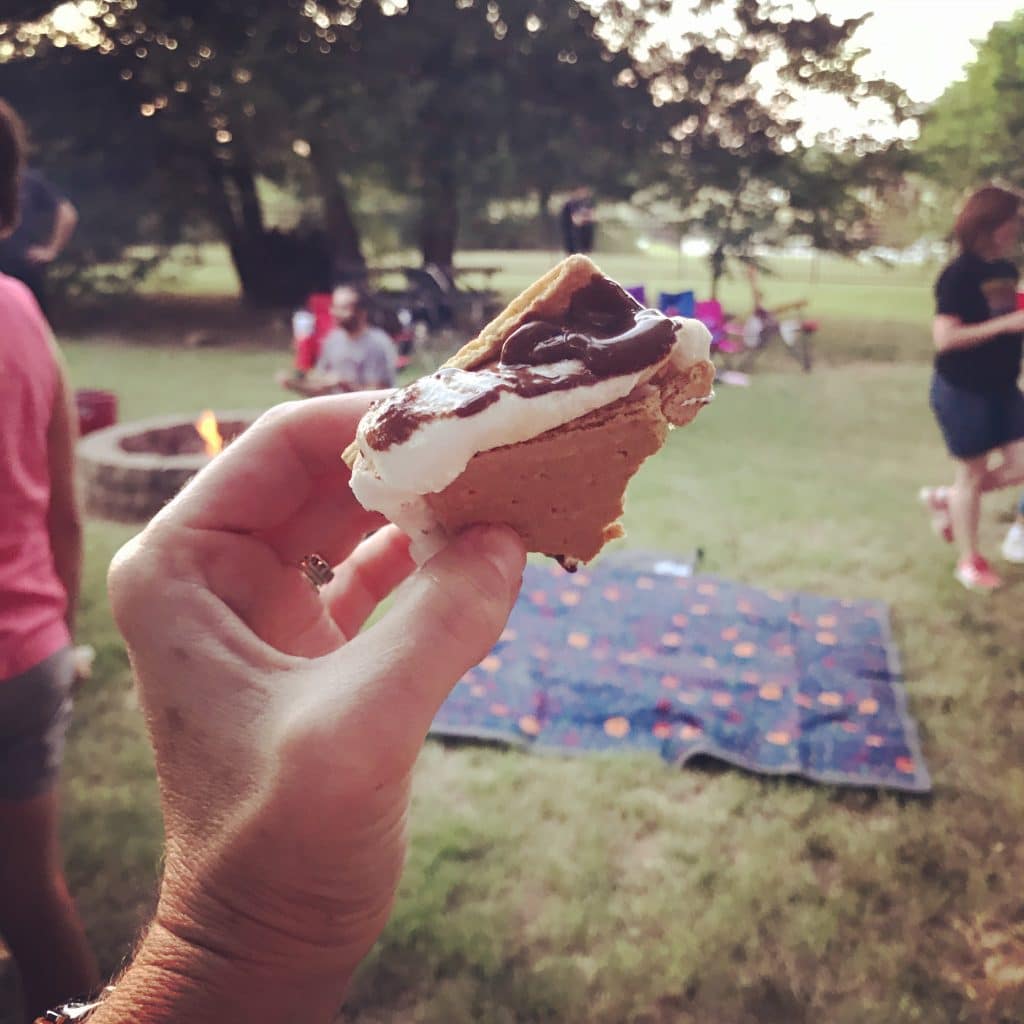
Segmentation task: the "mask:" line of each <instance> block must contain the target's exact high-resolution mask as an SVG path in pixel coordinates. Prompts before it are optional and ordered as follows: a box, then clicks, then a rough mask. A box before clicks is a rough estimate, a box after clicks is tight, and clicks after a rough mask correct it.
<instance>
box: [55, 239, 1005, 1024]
mask: <svg viewBox="0 0 1024 1024" xmlns="http://www.w3.org/2000/svg"><path fill="white" fill-rule="evenodd" d="M478 258H479V261H480V262H498V263H501V264H503V265H505V266H506V267H507V280H504V281H503V282H502V284H503V286H504V287H508V288H514V287H515V286H516V285H517V284H521V283H525V281H526V280H527V279H528V278H532V277H533V276H535V274H536V271H537V264H538V262H539V261H540V260H542V259H543V256H542V254H534V256H533V262H532V263H528V261H527V258H526V257H523V256H522V255H521V254H501V255H500V256H499V257H498V258H495V256H494V255H493V254H479V257H478ZM635 259H636V258H635V257H622V258H618V259H616V258H615V257H612V258H609V259H607V260H603V261H602V262H603V263H604V264H605V265H606V266H607V269H608V270H609V271H610V272H612V273H614V274H621V275H622V277H623V278H624V279H628V280H629V282H630V283H632V281H634V280H637V279H638V277H639V274H640V273H642V272H643V269H642V268H641V267H640V265H639V264H638V263H636V262H635ZM669 262H670V261H668V260H667V259H663V260H662V261H661V262H655V263H652V264H651V265H650V270H649V279H648V282H647V283H648V286H649V287H658V286H659V281H660V280H664V281H665V282H666V283H668V277H669V274H668V273H667V271H670V270H671V269H672V268H671V267H670V266H669V265H668V264H669ZM620 264H621V265H620ZM844 267H845V270H844ZM806 269H807V268H806V267H805V272H806ZM633 270H635V271H636V273H631V271H633ZM840 271H843V272H845V273H847V274H848V275H849V276H848V278H846V279H842V278H841V277H840V276H839V273H840ZM660 274H664V275H665V276H664V278H659V277H658V275H660ZM875 274H876V272H875V271H871V270H869V269H864V268H857V267H855V266H851V265H844V266H836V267H832V266H828V267H826V266H823V268H822V274H821V277H822V280H821V283H820V284H819V285H818V286H817V288H818V289H819V290H818V291H817V292H815V293H813V294H814V296H815V305H816V309H815V314H816V315H818V316H821V317H822V318H823V319H824V320H825V321H826V324H827V327H826V328H825V329H823V331H822V337H821V344H822V348H823V349H824V348H825V347H826V346H830V347H829V349H828V352H829V355H828V358H827V359H825V360H824V362H825V363H826V365H825V366H824V367H823V368H822V369H820V370H816V371H815V372H814V373H812V374H810V375H808V376H804V375H802V374H800V373H798V372H796V371H795V369H794V368H790V366H788V365H787V364H786V363H785V362H784V361H768V362H766V363H765V366H764V372H760V371H759V372H758V373H757V375H756V379H755V382H754V385H753V386H752V387H751V388H749V389H747V390H729V389H725V388H723V389H721V390H720V395H719V400H718V402H716V404H715V405H714V406H713V407H712V408H711V409H710V410H708V411H706V412H705V413H703V414H702V416H701V417H700V418H699V420H698V421H697V422H696V423H695V424H694V425H693V426H691V427H689V428H687V429H686V430H685V431H680V432H678V433H677V434H674V435H673V436H672V438H671V439H670V442H669V444H668V446H667V448H666V450H665V451H664V452H663V453H662V454H661V455H660V456H659V457H658V458H657V459H655V460H653V461H651V462H650V463H648V464H647V465H646V466H645V467H644V469H643V470H642V471H641V473H640V474H639V476H638V477H637V479H636V480H635V481H634V483H633V485H632V487H631V489H630V496H629V502H628V504H627V511H626V519H625V525H626V527H627V529H628V531H629V538H628V541H627V543H629V544H633V545H636V546H638V547H643V548H655V547H656V548H659V549H662V550H665V551H667V552H673V551H676V552H686V551H689V550H692V548H693V547H695V546H697V545H699V546H701V547H703V548H704V549H705V551H706V552H707V557H708V564H707V568H708V569H709V570H710V571H713V572H717V573H722V574H726V575H730V576H733V577H737V578H740V579H744V580H747V581H751V582H755V583H757V584H759V585H764V586H780V587H799V588H803V589H807V590H811V591H817V592H820V593H825V594H833V595H841V596H847V597H874V598H881V599H883V600H885V601H888V602H889V603H890V604H891V605H892V607H893V617H894V622H895V631H896V639H897V642H898V644H899V646H900V648H901V652H902V656H903V662H904V669H905V672H906V678H907V684H908V689H909V694H910V701H911V710H912V712H913V713H914V715H915V716H916V717H917V719H918V721H919V724H920V727H921V734H922V741H923V746H924V753H925V757H926V759H927V760H928V763H929V766H930V768H931V771H932V774H933V778H934V782H935V792H934V795H933V796H932V797H931V798H928V799H914V798H905V797H898V796H894V795H879V794H874V793H868V792H849V791H843V790H838V789H833V788H829V787H825V786H811V785H807V784H804V783H801V782H796V781H788V780H778V779H763V778H757V777H753V776H749V775H746V774H743V773H741V772H739V771H734V770H722V771H717V770H684V771H677V770H674V769H671V768H668V767H666V766H665V765H664V764H663V763H662V762H661V761H660V760H658V759H656V758H654V757H653V756H650V757H649V756H640V755H636V756H614V757H613V756H604V757H587V758H575V759H564V758H559V757H545V758H542V757H531V756H529V755H524V754H519V753H505V752H500V751H495V750H490V749H481V748H447V747H442V746H440V745H437V744H430V745H428V747H427V749H426V750H425V752H424V754H423V757H422V760H421V763H420V767H419V771H418V775H417V785H416V793H415V806H414V813H413V842H412V849H411V855H410V859H409V865H408V869H407V871H406V874H405V878H404V881H403V886H402V892H401V895H400V899H399V901H398V905H397V907H396V910H395V913H394V917H393V919H392V921H391V923H390V925H389V927H388V929H387V931H386V933H385V935H384V938H383V940H382V941H381V943H380V944H379V946H378V948H377V949H376V950H375V952H374V953H373V955H372V956H371V958H370V960H369V961H368V963H367V964H366V965H365V967H364V969H363V971H362V972H361V974H360V975H359V977H358V979H357V981H356V983H355V986H354V989H353V991H352V995H351V999H350V1001H349V1005H348V1007H347V1009H346V1010H345V1011H344V1014H343V1019H344V1020H348V1021H353V1022H359V1024H371V1022H372V1024H377V1022H384V1021H388V1022H390V1021H398V1020H401V1021H417V1022H425V1024H427V1022H430V1024H433V1022H437V1024H442V1022H444V1024H463V1022H465V1024H469V1022H478V1021H479V1022H488V1024H491V1022H493V1024H505V1022H520V1021H523V1022H525V1021H538V1022H539V1021H551V1022H556V1021H557V1022H591V1024H619V1022H627V1021H628V1022H636V1024H640V1022H643V1024H655V1022H662V1021H664V1022H681V1024H691V1022H692V1024H697V1022H700V1024H747V1022H749V1024H755V1022H756V1024H865V1022H869V1021H872V1022H881V1024H904V1022H905V1024H911V1022H920V1024H947V1022H978V1024H998V1022H1005V1024H1010V1022H1017V1024H1019V1022H1020V1021H1022V1020H1024V966H1022V965H1024V895H1022V892H1021V889H1020V885H1019V879H1020V877H1021V875H1022V873H1024V838H1022V836H1024V830H1022V827H1021V825H1022V822H1024V755H1022V753H1021V749H1022V747H1021V736H1022V735H1024V685H1022V680H1024V650H1022V645H1021V642H1020V636H1021V631H1020V625H1019V608H1020V599H1021V595H1022V594H1024V570H1021V569H1017V570H1014V571H1011V572H1009V574H1008V576H1009V580H1010V585H1009V587H1008V588H1007V590H1006V591H1005V592H1004V593H1002V594H1000V595H998V596H996V597H992V598H988V599H985V598H981V597H976V596H974V595H968V594H965V593H964V592H963V591H962V590H960V588H959V587H958V586H957V585H956V584H955V583H954V582H953V580H952V578H951V575H950V571H951V568H952V561H951V557H950V553H949V551H948V550H947V549H945V548H943V547H942V546H941V545H939V544H938V542H936V541H935V540H934V539H933V538H932V537H931V535H930V533H929V532H928V530H927V528H926V524H925V522H924V521H923V517H922V514H921V512H920V510H919V509H918V508H917V507H916V503H915V501H914V494H915V492H916V488H917V486H918V485H919V484H921V483H924V482H932V481H938V480H940V479H942V477H943V476H944V474H945V469H946V467H945V460H944V457H943V453H942V451H941V449H940V445H939V442H938V438H937V435H936V431H935V429H934V427H933V424H932V423H931V420H930V416H929V413H928V410H927V405H926V399H925V393H926V386H927V377H928V370H927V366H926V358H927V336H926V334H925V330H924V328H923V327H922V324H923V323H924V322H925V321H926V317H927V312H928V307H929V297H928V288H927V281H926V280H924V279H922V280H916V279H915V278H914V274H916V275H917V276H918V277H921V272H920V271H919V270H915V271H914V272H913V274H912V273H911V272H909V271H901V272H900V274H901V275H902V276H898V277H895V278H893V279H891V280H890V282H889V283H888V284H882V283H881V282H880V281H879V280H877V279H876V277H875ZM858 275H861V276H858ZM772 287H773V289H774V283H773V284H772ZM787 288H792V289H794V290H796V289H797V285H796V284H787V285H785V287H784V286H783V285H782V283H780V284H779V286H778V290H779V294H780V298H785V297H787V296H788V294H789V293H788V292H787V291H786V289H787ZM65 351H66V354H67V357H68V361H69V363H70V366H71V371H72V375H73V377H74V378H75V381H76V383H77V384H79V385H80V386H86V385H99V384H105V385H107V386H113V387H114V388H115V389H116V390H118V391H119V394H120V395H121V407H122V414H123V416H125V417H134V416H141V415H149V414H157V413H161V412H168V411H181V410H184V411H189V412H191V411H193V410H198V409H199V408H201V407H203V406H206V405H213V406H218V407H221V408H230V407H252V406H259V405H261V404H269V403H270V402H272V401H275V400H276V399H277V397H278V395H277V394H276V392H275V390H274V388H273V386H272V385H271V384H270V383H269V374H270V373H271V372H272V370H273V368H274V367H275V366H276V365H277V364H278V362H279V360H280V356H279V355H278V354H277V353H275V352H268V351H253V350H244V351H228V350H221V349H211V350H199V351H179V350H177V349H169V348H166V347H149V346H134V347H125V346H114V345H109V344H101V343H88V344H87V343H71V344H67V345H66V346H65ZM339 447H340V444H339ZM1011 503H1012V497H1011V496H1009V495H1007V496H1006V497H1005V500H1003V499H995V500H993V501H991V502H990V506H991V507H990V508H989V509H988V511H987V518H986V522H985V526H984V538H985V542H986V544H987V545H988V547H989V549H992V550H994V547H995V544H996V543H997V540H998V538H999V535H1000V532H1001V531H1002V529H1003V528H1004V526H1003V524H1002V523H1000V522H998V521H997V518H996V517H997V513H998V512H999V511H1003V510H1008V509H1009V508H1010V507H1011ZM130 533H131V530H130V528H127V527H121V526H114V525H111V524H106V523H100V522H91V523H90V524H89V526H88V565H87V574H86V583H85V587H84V598H83V604H84V608H83V614H82V627H81V639H82V640H87V641H89V642H91V643H93V644H94V645H95V646H96V647H97V649H98V651H99V657H98V661H97V666H96V669H97V670H96V678H95V679H94V681H93V682H92V683H91V684H90V685H89V686H88V687H87V688H86V689H85V691H84V692H83V694H82V697H81V700H80V703H79V706H78V713H77V715H76V721H75V724H74V726H73V732H72V737H71V742H70V747H69V751H68V757H67V765H66V767H67V772H66V778H67V784H66V789H67V801H66V815H65V827H64V839H65V843H66V850H67V859H68V865H69V874H70V878H71V883H72V887H73V889H74V891H75V893H76V895H77V897H78V900H79V903H80V906H81V908H82V912H83V914H84V916H85V919H86V922H87V925H88V928H89V932H90V935H91V937H92V939H93V942H94V943H95V945H96V948H97V950H98V951H99V953H100V956H101V958H102V960H103V964H104V967H105V968H106V969H107V970H113V969H115V968H116V966H117V965H118V963H119V962H120V960H121V958H122V957H123V956H124V955H125V953H126V952H127V951H128V950H129V949H130V946H131V943H132V940H133V938H134V935H135V933H136V930H137V928H138V926H139V925H140V924H141V922H142V921H143V920H144V919H145V916H146V913H147V910H148V908H149V906H150V905H151V900H152V894H153V888H154V884H155V879H156V873H157V865H158V859H159V854H160V842H161V833H160V818H159V812H158V808H157V802H156V790H155V784H154V781H153V772H152V764H151V759H150V755H149V750H148V746H147V744H146V741H145V738H144V735H143V731H142V726H141V722H140V719H139V715H138V712H137V709H136V706H135V703H134V699H133V696H132V690H131V680H130V675H129V670H128V665H127V661H126V658H125V655H124V651H123V648H122V646H121V644H120V641H119V639H118V637H117V634H116V632H115V630H114V628H113V625H112V623H111V621H110V616H109V613H108V611H107V608H106V603H105V598H104V593H103V576H104V573H105V569H106V565H107V563H108V562H109V560H110V557H111V555H112V554H113V552H114V551H115V550H116V548H117V547H118V545H119V544H120V543H122V542H123V541H124V540H125V539H126V538H127V537H128V536H129V535H130Z"/></svg>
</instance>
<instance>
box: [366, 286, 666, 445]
mask: <svg viewBox="0 0 1024 1024" xmlns="http://www.w3.org/2000/svg"><path fill="white" fill-rule="evenodd" d="M674 342H675V326H674V325H673V323H672V321H671V320H670V319H669V318H668V317H666V316H664V315H663V314H662V313H659V312H658V311H657V310H653V309H644V308H643V307H642V306H641V305H640V304H639V303H638V302H637V301H636V299H634V298H633V296H632V295H630V294H629V293H628V292H626V291H624V290H623V289H622V288H620V287H619V286H618V285H617V284H616V283H615V282H614V281H612V280H610V279H609V278H607V277H604V276H602V275H601V274H595V275H594V276H593V277H592V278H591V280H590V282H589V283H588V284H587V285H586V286H584V287H583V288H581V289H579V290H578V291H577V292H576V293H575V294H574V295H573V296H572V300H571V301H570V304H569V309H568V310H567V311H566V313H565V314H564V315H563V316H562V317H560V318H559V322H557V323H553V322H550V321H547V320H529V321H527V322H526V323H524V324H521V325H520V326H519V327H518V328H517V329H516V330H515V331H513V332H512V334H510V335H509V337H508V338H507V339H506V340H505V343H504V345H503V346H502V349H501V356H500V358H499V360H498V362H497V363H494V364H491V365H488V366H486V367H482V368H481V369H483V370H486V375H485V374H483V373H481V374H480V376H479V378H478V379H477V380H474V378H475V377H476V374H475V373H474V372H472V371H470V372H466V371H462V370H457V369H455V368H451V367H449V368H443V369H441V370H438V371H437V373H436V374H435V375H434V376H435V378H440V379H444V377H446V376H450V377H452V378H453V384H455V385H456V387H453V389H452V390H453V392H457V391H459V390H461V391H463V392H464V394H465V398H464V400H463V401H460V402H458V403H457V404H456V405H455V406H454V407H453V408H452V409H451V410H450V411H447V412H445V413H438V412H436V411H429V410H426V409H423V408H419V407H418V402H417V398H418V393H419V392H420V391H421V386H420V385H419V384H418V383H413V384H411V385H409V387H407V388H405V389H404V390H403V391H399V392H398V393H397V394H396V395H395V396H394V397H393V398H391V399H390V400H385V403H384V405H383V407H382V408H380V409H379V411H378V412H377V414H376V417H375V421H374V423H373V425H372V426H371V427H370V428H369V429H368V430H367V431H366V435H365V437H366V442H367V443H368V444H369V445H370V447H371V448H374V449H376V450H377V451H384V450H385V449H387V448H389V447H391V445H394V444H401V443H403V442H404V441H407V440H408V439H409V438H410V437H411V436H412V435H413V433H414V432H415V430H416V429H417V427H419V426H420V424H421V423H424V422H426V421H428V420H430V419H434V418H436V417H438V416H439V415H447V416H458V417H468V416H475V415H476V414H477V413H478V412H480V411H481V410H482V409H486V408H487V406H489V405H491V404H493V403H494V402H496V401H497V400H498V397H499V395H500V394H501V393H502V392H509V393H513V394H516V395H519V396H520V397H522V398H534V397H536V396H538V395H543V394H548V393H550V392H553V391H564V390H567V389H568V388H573V387H577V386H578V385H585V384H593V383H595V382H596V381H598V380H601V379H604V378H606V377H617V376H624V375H626V374H631V373H638V372H640V371H641V370H643V369H644V368H646V367H648V366H652V365H654V364H655V363H658V362H660V361H661V360H663V359H664V358H665V357H666V356H668V354H669V352H670V351H671V350H672V345H673V344H674ZM567 360H573V361H576V362H578V363H579V364H580V366H579V369H577V370H575V371H573V372H572V373H562V374H551V373H550V372H548V373H545V372H544V370H543V369H540V368H541V367H546V366H550V365H551V364H553V363H559V362H563V361H567Z"/></svg>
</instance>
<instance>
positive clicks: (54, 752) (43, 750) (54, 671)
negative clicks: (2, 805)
mask: <svg viewBox="0 0 1024 1024" xmlns="http://www.w3.org/2000/svg"><path fill="white" fill-rule="evenodd" d="M74 681H75V662H74V658H73V655H72V651H71V648H70V647H65V648H63V649H62V650H59V651H57V653H56V654H51V655H50V657H49V658H47V659H46V660H45V661H41V662H39V664H38V665H34V666H33V667H32V668H30V669H29V670H28V671H27V672H22V674H21V675H20V676H14V677H13V678H12V679H5V680H4V681H3V682H0V800H29V799H31V798H32V797H35V796H39V795H40V794H41V793H45V792H46V791H47V790H48V789H50V788H52V787H53V786H54V785H55V784H56V782H57V775H58V773H59V772H60V765H61V761H62V760H63V758H64V738H65V736H66V735H67V731H68V724H69V723H70V721H71V688H72V685H73V683H74Z"/></svg>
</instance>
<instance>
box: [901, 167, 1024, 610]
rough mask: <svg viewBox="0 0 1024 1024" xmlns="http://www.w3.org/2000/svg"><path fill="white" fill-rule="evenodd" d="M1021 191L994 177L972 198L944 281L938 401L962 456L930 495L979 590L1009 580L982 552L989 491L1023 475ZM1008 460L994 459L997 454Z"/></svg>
mask: <svg viewBox="0 0 1024 1024" xmlns="http://www.w3.org/2000/svg"><path fill="white" fill-rule="evenodd" d="M1020 205H1021V201H1020V198H1019V197H1018V196H1016V195H1014V194H1013V193H1012V192H1007V191H1006V190H1004V189H1001V188H996V187H994V186H989V187H987V188H983V189H980V190H979V191H977V192H975V193H974V195H972V196H971V197H970V199H968V200H967V203H966V204H965V205H964V208H963V210H962V211H961V213H960V216H959V217H958V218H957V222H956V225H955V227H954V233H955V235H956V238H957V241H958V242H959V243H960V255H959V256H957V258H956V259H955V260H953V262H952V263H950V264H949V265H948V266H947V267H946V268H945V270H943V272H942V274H941V276H940V277H939V280H938V282H937V284H936V286H935V298H936V314H935V320H934V325H933V327H932V337H933V338H934V341H935V348H936V350H937V351H936V356H935V373H934V376H933V377H932V387H931V406H932V411H933V412H934V413H935V418H936V419H937V420H938V422H939V427H940V428H941V430H942V435H943V437H944V438H945V441H946V447H947V448H948V449H949V453H950V455H952V456H953V459H954V461H955V465H956V472H955V476H954V481H953V486H952V487H950V488H945V487H929V488H925V489H923V490H922V492H921V499H922V501H924V502H925V504H926V505H927V506H928V508H929V510H930V511H931V513H932V515H933V520H934V523H935V525H936V528H937V529H938V530H939V532H941V533H942V534H943V535H944V536H945V537H946V539H947V540H952V539H954V538H955V539H956V541H957V544H958V546H959V548H960V560H959V562H958V563H957V567H956V572H955V575H956V578H957V579H958V580H959V581H960V582H961V583H962V584H963V585H964V586H965V587H967V588H968V589H971V590H985V591H989V590H995V589H996V587H998V586H999V585H1000V583H1001V582H1002V581H1001V580H1000V578H999V577H998V576H997V575H996V573H995V572H993V570H992V569H991V568H990V566H989V564H988V562H986V561H985V559H984V558H983V557H982V556H981V553H980V552H979V551H978V520H979V517H980V513H981V496H982V494H984V493H985V492H987V491H994V490H997V489H999V488H1001V487H1010V486H1013V485H1015V484H1020V483H1022V482H1024V395H1022V394H1021V391H1020V388H1019V387H1018V385H1017V378H1018V377H1019V376H1020V370H1021V347H1022V338H1024V311H1018V310H1017V282H1018V278H1019V275H1018V273H1017V268H1016V267H1015V266H1014V264H1013V263H1011V262H1010V260H1009V259H1008V257H1009V256H1010V255H1012V254H1013V253H1014V252H1015V251H1016V249H1017V246H1018V243H1019V240H1020ZM995 452H998V453H999V454H1000V456H1001V459H1000V460H999V461H998V462H995V464H994V465H992V466H990V465H989V462H990V456H991V455H992V454H993V453H995Z"/></svg>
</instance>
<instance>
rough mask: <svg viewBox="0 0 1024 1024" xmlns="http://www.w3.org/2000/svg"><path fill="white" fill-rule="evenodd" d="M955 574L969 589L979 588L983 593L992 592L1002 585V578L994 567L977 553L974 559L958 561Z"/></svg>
mask: <svg viewBox="0 0 1024 1024" xmlns="http://www.w3.org/2000/svg"><path fill="white" fill-rule="evenodd" d="M953 575H954V576H955V577H956V578H957V579H958V580H959V581H960V583H961V584H963V586H965V587H966V588H967V589H968V590H977V591H979V592H981V593H983V594H991V593H992V591H993V590H998V589H999V588H1000V587H1001V586H1002V585H1003V581H1002V578H1001V577H1000V576H999V575H998V574H997V573H995V572H993V571H992V567H991V566H990V565H989V564H988V562H986V561H985V559H984V558H982V557H981V555H975V556H974V558H973V559H962V560H961V561H960V562H958V563H957V567H956V571H955V572H954V573H953Z"/></svg>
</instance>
